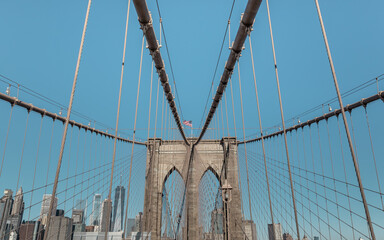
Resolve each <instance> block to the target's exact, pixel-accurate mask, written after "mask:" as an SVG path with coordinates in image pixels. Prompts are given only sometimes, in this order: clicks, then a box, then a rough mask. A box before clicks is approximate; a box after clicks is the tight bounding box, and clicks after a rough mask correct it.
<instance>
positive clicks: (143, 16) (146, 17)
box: [133, 0, 190, 145]
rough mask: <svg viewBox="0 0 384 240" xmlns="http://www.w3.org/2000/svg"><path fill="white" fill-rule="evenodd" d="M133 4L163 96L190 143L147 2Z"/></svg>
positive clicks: (139, 0)
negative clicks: (166, 70) (178, 110)
mask: <svg viewBox="0 0 384 240" xmlns="http://www.w3.org/2000/svg"><path fill="white" fill-rule="evenodd" d="M133 4H134V5H135V8H136V12H137V16H138V17H139V23H140V26H141V29H142V30H143V34H144V36H145V38H146V39H147V44H148V49H149V52H150V54H151V56H152V60H153V62H154V63H155V67H156V70H157V74H158V75H159V79H160V81H161V85H162V86H163V90H164V94H165V97H166V99H167V101H168V104H169V107H170V108H171V110H172V114H173V118H174V119H175V122H176V124H177V127H178V129H179V132H180V134H181V136H182V137H183V139H184V141H185V143H186V144H187V145H190V144H189V142H188V140H187V138H186V136H185V133H184V130H183V126H182V124H181V121H180V117H179V114H178V113H177V108H176V103H175V100H174V97H173V95H172V91H171V86H170V85H169V81H168V75H167V73H166V72H165V68H164V61H163V59H162V57H161V53H160V48H159V44H158V43H157V39H156V35H155V31H154V30H153V26H152V17H151V15H150V13H149V10H148V7H147V2H146V1H145V0H133Z"/></svg>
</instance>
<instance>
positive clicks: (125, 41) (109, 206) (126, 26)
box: [105, 0, 133, 240]
mask: <svg viewBox="0 0 384 240" xmlns="http://www.w3.org/2000/svg"><path fill="white" fill-rule="evenodd" d="M130 5H131V0H129V1H128V8H127V19H126V22H125V33H124V47H123V57H122V62H121V73H120V87H119V100H118V103H117V116H116V127H115V137H114V143H113V157H112V167H111V180H110V183H109V192H108V209H107V211H108V210H109V214H107V228H106V231H105V240H107V236H108V231H109V224H108V223H109V222H110V218H111V214H110V212H111V211H112V201H111V194H112V184H113V171H114V167H115V159H116V144H117V132H118V130H119V118H120V103H121V90H122V87H123V76H124V63H125V52H126V48H127V33H128V23H129V9H130ZM132 144H133V143H132Z"/></svg>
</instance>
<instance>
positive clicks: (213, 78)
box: [199, 0, 236, 127]
mask: <svg viewBox="0 0 384 240" xmlns="http://www.w3.org/2000/svg"><path fill="white" fill-rule="evenodd" d="M235 2H236V0H233V2H232V6H231V10H230V12H229V17H228V24H227V26H226V27H225V31H224V36H223V40H222V42H221V47H220V51H219V56H218V57H217V62H216V66H215V71H214V72H213V76H212V83H211V87H210V88H209V93H208V95H207V100H206V102H205V107H204V112H203V115H202V116H201V120H200V124H199V126H200V127H201V124H202V122H203V119H204V116H205V112H206V111H207V107H208V102H209V96H211V92H212V88H213V82H214V81H215V77H216V73H217V68H218V67H219V63H220V59H221V54H222V52H223V48H224V43H225V36H227V32H228V30H229V26H230V25H229V23H230V21H231V17H232V12H233V7H234V6H235Z"/></svg>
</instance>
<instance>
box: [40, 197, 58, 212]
mask: <svg viewBox="0 0 384 240" xmlns="http://www.w3.org/2000/svg"><path fill="white" fill-rule="evenodd" d="M51 200H52V195H51V194H44V195H43V201H42V202H41V209H40V216H41V217H44V216H47V215H48V212H49V206H50V204H51ZM56 208H57V197H55V198H54V200H53V208H52V212H51V216H52V215H53V216H55V215H56Z"/></svg>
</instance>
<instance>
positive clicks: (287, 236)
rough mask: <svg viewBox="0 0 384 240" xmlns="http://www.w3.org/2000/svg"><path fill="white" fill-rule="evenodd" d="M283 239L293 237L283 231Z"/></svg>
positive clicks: (287, 239) (291, 239) (286, 239)
mask: <svg viewBox="0 0 384 240" xmlns="http://www.w3.org/2000/svg"><path fill="white" fill-rule="evenodd" d="M283 240H293V237H292V236H291V234H289V233H284V234H283Z"/></svg>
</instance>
